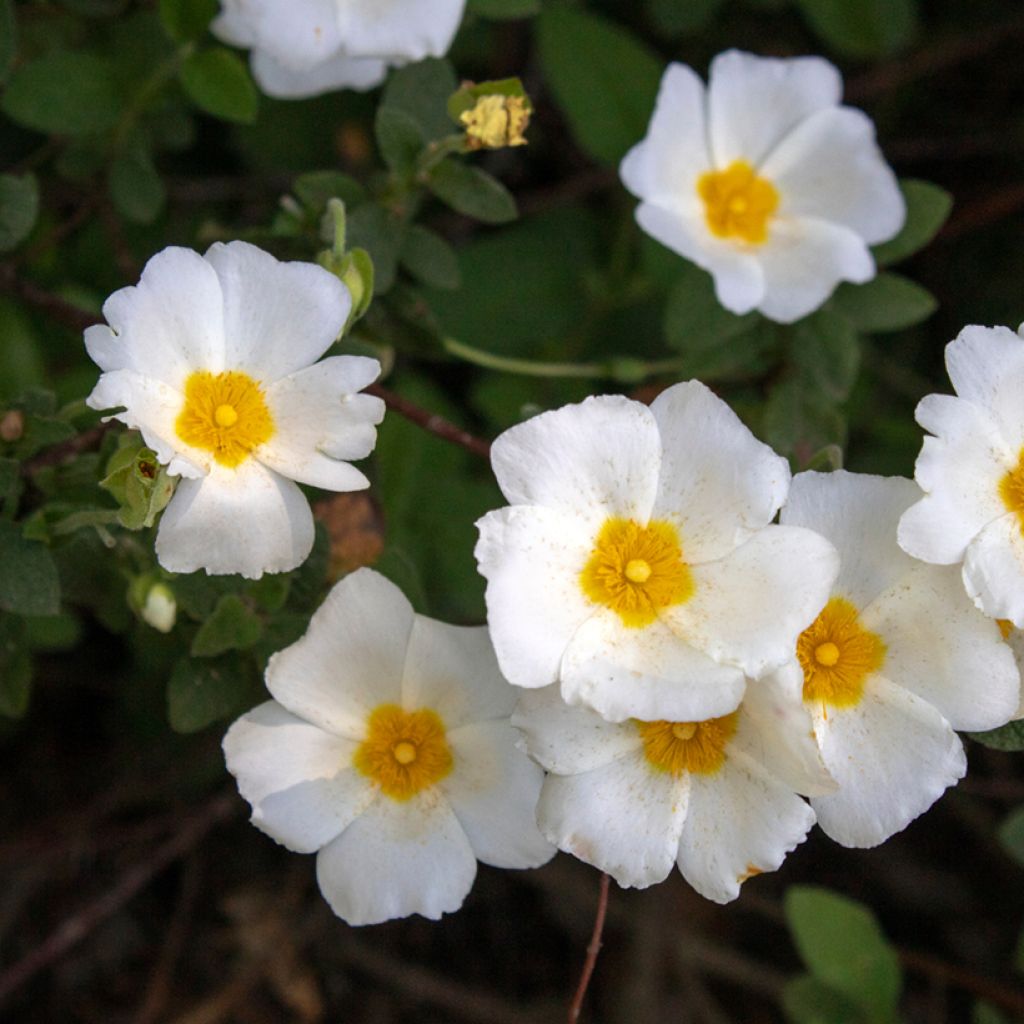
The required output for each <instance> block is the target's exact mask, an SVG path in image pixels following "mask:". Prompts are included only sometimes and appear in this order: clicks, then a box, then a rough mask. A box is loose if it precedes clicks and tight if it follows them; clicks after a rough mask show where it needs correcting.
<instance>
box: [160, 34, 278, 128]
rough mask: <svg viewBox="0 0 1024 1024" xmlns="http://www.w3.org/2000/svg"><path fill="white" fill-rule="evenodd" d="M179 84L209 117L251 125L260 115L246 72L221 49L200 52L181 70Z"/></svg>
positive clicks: (237, 59)
mask: <svg viewBox="0 0 1024 1024" xmlns="http://www.w3.org/2000/svg"><path fill="white" fill-rule="evenodd" d="M180 74H181V84H182V86H183V87H184V89H185V92H186V93H188V95H189V98H190V99H191V100H192V101H193V102H194V103H195V104H196V106H197V107H199V109H200V110H205V111H206V112H207V113H208V114H213V116H214V117H219V118H222V119H223V120H225V121H237V122H238V123H240V124H251V123H252V122H253V121H255V120H256V114H257V112H258V111H259V94H258V93H257V92H256V86H255V85H254V84H253V81H252V79H251V78H250V77H249V69H248V68H247V67H246V66H245V63H244V62H243V61H242V59H241V58H240V57H239V56H238V54H236V53H232V52H231V51H230V50H227V49H225V48H224V47H223V46H213V47H210V48H209V49H206V50H199V51H197V52H196V53H193V54H191V55H190V56H189V57H187V58H186V60H185V62H184V63H183V64H182V66H181V73H180Z"/></svg>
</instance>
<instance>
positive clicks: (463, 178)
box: [428, 159, 517, 224]
mask: <svg viewBox="0 0 1024 1024" xmlns="http://www.w3.org/2000/svg"><path fill="white" fill-rule="evenodd" d="M428 184H429V186H430V191H431V192H433V193H434V195H435V196H437V198H438V199H440V200H442V201H443V202H445V203H447V204H448V205H449V206H450V207H451V208H452V209H453V210H457V211H458V212H459V213H464V214H465V215H466V216H467V217H475V218H476V219H477V220H479V221H482V222H483V223H484V224H504V223H505V222H506V221H510V220H515V218H516V215H517V211H516V201H515V199H513V197H512V193H511V192H509V190H508V189H507V188H505V186H504V185H502V183H501V182H500V181H498V179H497V178H492V177H491V175H489V174H488V173H487V172H486V171H482V170H480V168H479V167H473V166H471V165H469V164H465V163H462V162H460V161H458V160H453V159H449V160H443V161H442V162H441V163H439V164H438V165H437V166H436V167H435V168H434V169H433V170H432V171H431V172H430V178H429V182H428Z"/></svg>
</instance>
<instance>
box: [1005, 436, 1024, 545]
mask: <svg viewBox="0 0 1024 1024" xmlns="http://www.w3.org/2000/svg"><path fill="white" fill-rule="evenodd" d="M999 497H1000V498H1002V499H1003V504H1004V505H1005V506H1006V508H1007V511H1009V512H1013V513H1014V514H1015V515H1016V516H1017V521H1018V522H1019V523H1020V527H1021V529H1022V530H1024V448H1022V449H1021V451H1020V455H1018V456H1017V465H1016V466H1014V467H1013V469H1011V470H1010V471H1009V472H1008V473H1006V474H1005V476H1004V477H1003V479H1002V480H1000V481H999Z"/></svg>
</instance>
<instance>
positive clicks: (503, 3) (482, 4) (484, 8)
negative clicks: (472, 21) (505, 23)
mask: <svg viewBox="0 0 1024 1024" xmlns="http://www.w3.org/2000/svg"><path fill="white" fill-rule="evenodd" d="M540 3H541V0H469V2H468V3H467V4H466V10H467V11H471V12H472V13H473V14H479V15H480V16H481V17H484V18H493V19H495V20H496V21H501V20H504V19H506V18H529V17H530V16H531V15H534V14H537V13H538V12H539V11H540Z"/></svg>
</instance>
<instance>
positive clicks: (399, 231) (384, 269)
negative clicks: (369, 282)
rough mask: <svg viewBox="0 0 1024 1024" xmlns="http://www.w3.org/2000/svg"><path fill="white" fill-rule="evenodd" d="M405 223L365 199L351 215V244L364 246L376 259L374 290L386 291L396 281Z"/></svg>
mask: <svg viewBox="0 0 1024 1024" xmlns="http://www.w3.org/2000/svg"><path fill="white" fill-rule="evenodd" d="M404 234H405V225H404V224H403V223H402V221H401V220H400V219H399V218H398V217H396V216H395V215H394V214H392V213H390V212H388V211H387V210H385V209H384V207H382V206H378V205H377V204H376V203H363V205H362V206H359V207H357V208H356V209H355V210H353V211H352V213H351V214H349V216H348V244H349V246H350V247H351V248H353V249H365V250H366V251H367V252H368V253H369V254H370V259H371V260H372V261H373V273H374V291H375V292H376V294H378V295H383V294H384V293H385V292H387V291H390V289H391V286H392V285H393V284H394V283H395V271H396V269H397V267H398V254H399V252H400V251H401V248H402V238H403V236H404Z"/></svg>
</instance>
